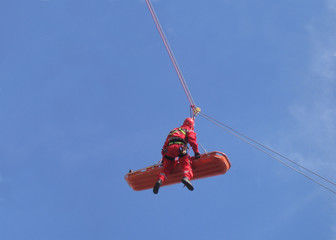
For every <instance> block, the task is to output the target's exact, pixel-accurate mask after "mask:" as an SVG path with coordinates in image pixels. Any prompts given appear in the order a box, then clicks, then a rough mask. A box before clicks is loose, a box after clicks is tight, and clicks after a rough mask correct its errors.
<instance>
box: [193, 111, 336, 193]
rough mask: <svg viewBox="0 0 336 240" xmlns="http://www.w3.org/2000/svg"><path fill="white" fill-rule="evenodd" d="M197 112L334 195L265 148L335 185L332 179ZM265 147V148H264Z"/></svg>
mask: <svg viewBox="0 0 336 240" xmlns="http://www.w3.org/2000/svg"><path fill="white" fill-rule="evenodd" d="M199 114H200V116H202V117H203V118H205V119H206V120H208V121H210V122H212V123H214V124H215V125H217V126H218V127H220V128H222V129H224V130H225V131H227V132H229V133H231V134H232V135H234V136H236V137H238V138H239V139H241V140H243V141H244V142H246V143H248V144H249V145H251V146H252V147H254V148H256V149H258V150H259V151H261V152H263V153H265V154H266V155H268V156H270V157H271V158H273V159H275V160H277V161H279V162H281V163H282V164H284V165H285V166H287V167H289V168H291V169H292V170H294V171H296V172H297V173H299V174H301V175H303V176H305V177H306V178H308V179H309V180H311V181H313V182H315V183H316V184H318V185H320V186H321V187H324V188H325V189H327V190H329V191H330V192H332V193H334V194H335V195H336V191H334V190H332V189H331V188H329V187H328V186H326V185H324V184H322V183H320V182H319V181H317V180H315V179H313V178H312V177H310V176H308V175H307V174H305V173H304V172H302V171H300V170H298V169H296V168H294V167H292V166H290V165H289V164H287V163H286V162H284V161H282V160H281V159H279V158H277V157H276V156H274V155H272V154H271V153H269V152H267V151H266V150H268V151H270V152H272V153H274V154H276V155H278V156H280V157H282V158H284V159H285V160H287V161H289V162H291V163H294V164H295V165H297V166H299V167H301V168H302V169H304V170H306V171H308V172H310V173H312V174H314V175H315V176H317V177H319V178H320V179H323V180H324V181H326V182H328V183H330V184H332V185H334V186H336V184H335V183H334V182H332V181H330V180H328V179H327V178H325V177H323V176H321V175H319V174H317V173H315V172H313V171H311V170H309V169H308V168H306V167H304V166H302V165H300V164H298V163H296V162H294V161H293V160H291V159H289V158H287V157H285V156H283V155H281V154H280V153H278V152H276V151H274V150H272V149H271V148H269V147H266V146H265V145H263V144H261V143H258V142H257V141H255V140H253V139H251V138H249V137H247V136H246V135H244V134H242V133H240V132H238V131H236V130H234V129H233V128H231V127H229V126H227V125H226V124H224V123H222V122H220V121H218V120H216V119H214V118H212V117H210V116H208V115H206V114H204V113H199ZM265 149H266V150H265Z"/></svg>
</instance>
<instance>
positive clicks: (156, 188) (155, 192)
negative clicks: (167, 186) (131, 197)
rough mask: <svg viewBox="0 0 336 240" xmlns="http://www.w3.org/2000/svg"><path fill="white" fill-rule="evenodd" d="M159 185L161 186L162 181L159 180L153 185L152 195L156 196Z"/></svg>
mask: <svg viewBox="0 0 336 240" xmlns="http://www.w3.org/2000/svg"><path fill="white" fill-rule="evenodd" d="M161 184H162V180H161V179H159V180H157V181H156V183H155V185H154V187H153V193H154V194H158V192H159V188H160V186H161Z"/></svg>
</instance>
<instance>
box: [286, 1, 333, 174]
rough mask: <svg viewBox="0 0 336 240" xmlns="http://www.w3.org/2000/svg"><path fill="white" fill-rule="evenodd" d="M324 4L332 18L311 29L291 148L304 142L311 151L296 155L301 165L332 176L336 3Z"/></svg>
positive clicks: (294, 107)
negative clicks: (304, 76)
mask: <svg viewBox="0 0 336 240" xmlns="http://www.w3.org/2000/svg"><path fill="white" fill-rule="evenodd" d="M325 3H326V7H327V9H328V11H329V14H328V15H326V16H325V17H324V18H323V19H319V20H318V21H316V22H314V23H312V24H310V26H309V27H308V29H309V34H310V39H311V48H312V52H311V66H310V68H309V69H307V77H306V79H305V89H302V96H300V97H301V101H300V102H296V103H293V104H292V105H291V106H290V107H289V112H290V114H291V115H292V116H293V117H294V119H295V120H296V124H295V130H293V132H292V134H291V139H292V140H289V141H292V143H289V144H294V145H297V142H299V141H300V140H301V141H300V142H302V140H304V144H305V145H306V147H309V148H310V149H309V150H311V151H310V153H308V154H307V155H301V156H299V155H300V154H297V155H298V156H299V157H298V159H300V161H301V163H303V162H304V165H307V164H308V165H311V166H315V170H322V171H324V172H325V173H329V174H331V170H333V171H335V170H336V163H335V161H334V158H335V155H336V148H335V146H336V104H335V103H336V58H335V53H336V18H335V17H334V16H336V0H326V2H325ZM302 99H303V100H302ZM312 153H314V154H312Z"/></svg>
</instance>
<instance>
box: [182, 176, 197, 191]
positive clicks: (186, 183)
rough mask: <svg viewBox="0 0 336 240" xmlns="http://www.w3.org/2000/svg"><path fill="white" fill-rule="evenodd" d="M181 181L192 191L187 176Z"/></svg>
mask: <svg viewBox="0 0 336 240" xmlns="http://www.w3.org/2000/svg"><path fill="white" fill-rule="evenodd" d="M181 182H182V183H183V184H184V185H185V186H186V187H187V188H188V189H189V190H190V191H193V190H194V187H193V185H192V184H191V182H190V180H189V179H188V178H187V177H184V178H182V180H181Z"/></svg>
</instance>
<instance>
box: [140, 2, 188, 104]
mask: <svg viewBox="0 0 336 240" xmlns="http://www.w3.org/2000/svg"><path fill="white" fill-rule="evenodd" d="M146 3H147V6H148V8H149V11H150V13H151V15H152V17H153V20H154V23H155V25H156V28H157V29H158V31H159V33H160V36H161V38H162V41H163V43H164V45H165V47H166V50H167V52H168V55H169V58H170V60H171V62H172V63H173V65H174V68H175V71H176V73H177V75H178V78H179V80H180V82H181V84H182V87H183V89H184V92H185V94H186V95H187V98H188V101H189V103H190V108H192V109H193V108H194V107H195V102H194V99H193V98H192V96H191V93H190V91H189V88H188V86H187V83H186V82H185V80H184V77H183V75H182V72H181V69H180V68H179V66H178V64H177V61H176V59H175V57H174V54H173V51H172V50H171V48H170V46H169V43H168V40H167V38H166V36H165V34H164V32H163V30H162V27H161V24H160V22H159V19H158V17H157V15H156V13H155V11H154V8H153V6H152V3H151V2H150V0H146Z"/></svg>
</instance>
